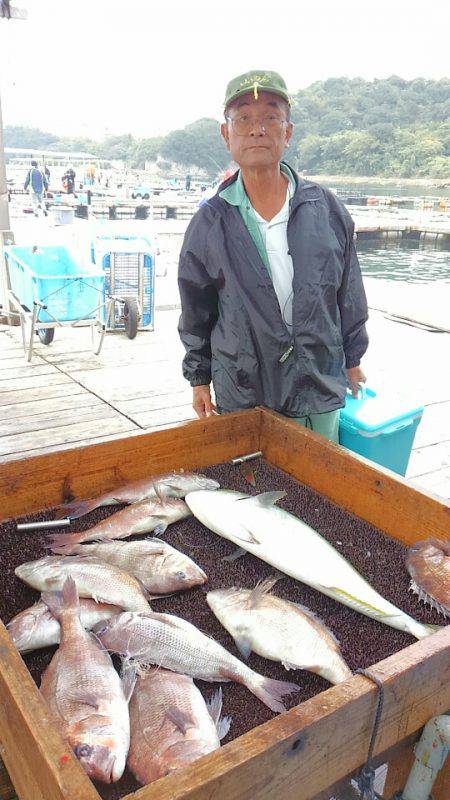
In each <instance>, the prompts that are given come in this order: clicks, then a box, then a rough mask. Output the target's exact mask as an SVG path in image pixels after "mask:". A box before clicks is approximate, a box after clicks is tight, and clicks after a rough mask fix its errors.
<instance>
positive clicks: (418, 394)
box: [0, 311, 450, 498]
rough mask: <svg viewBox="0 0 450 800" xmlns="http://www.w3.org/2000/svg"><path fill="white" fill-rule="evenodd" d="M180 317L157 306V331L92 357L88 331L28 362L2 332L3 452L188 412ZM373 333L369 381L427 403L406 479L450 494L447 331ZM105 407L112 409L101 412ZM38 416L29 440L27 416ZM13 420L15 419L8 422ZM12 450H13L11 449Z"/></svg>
mask: <svg viewBox="0 0 450 800" xmlns="http://www.w3.org/2000/svg"><path fill="white" fill-rule="evenodd" d="M177 321H178V311H165V312H159V313H157V317H156V325H155V331H153V332H150V331H145V332H141V333H139V334H138V336H137V338H136V339H135V340H133V341H130V340H128V339H127V338H126V337H125V336H124V335H123V333H118V332H116V333H114V334H112V333H110V334H108V335H107V336H106V339H105V343H104V347H103V350H102V352H101V354H100V356H94V355H93V354H92V351H91V349H90V341H89V337H88V336H87V335H86V332H82V331H73V330H68V329H64V330H62V331H58V332H57V335H56V337H55V340H54V342H53V343H52V345H51V346H50V347H45V346H44V345H42V344H40V343H36V353H37V355H36V356H35V357H34V358H33V361H32V363H31V364H26V363H25V361H24V358H23V351H22V347H21V343H20V330H19V329H18V328H15V329H6V330H5V329H4V330H3V331H0V453H3V455H0V458H16V457H17V456H18V455H19V454H20V452H22V453H23V452H25V451H24V450H21V449H20V448H22V447H25V446H26V447H27V448H31V450H32V452H34V453H44V452H46V449H47V450H48V451H49V452H54V450H55V449H57V447H58V446H60V447H61V448H63V449H64V448H66V447H68V446H69V445H70V442H72V443H73V444H75V445H77V446H81V445H82V444H83V445H84V444H87V443H89V442H92V443H94V442H96V443H97V442H99V441H104V440H105V439H107V438H108V436H109V437H111V438H112V439H114V438H115V437H117V436H118V435H120V433H118V430H119V428H120V430H121V431H122V430H123V432H128V433H129V435H133V433H136V432H139V430H149V429H153V428H155V429H156V428H164V427H167V426H168V425H171V424H173V425H178V424H179V423H180V422H182V421H183V420H188V419H192V418H193V417H194V413H193V410H192V407H191V400H192V391H191V389H190V387H189V385H188V383H187V382H186V381H185V380H184V378H183V376H182V371H181V361H182V358H183V353H184V351H183V348H182V346H181V344H180V342H179V339H178V334H177ZM369 336H370V347H369V350H368V353H367V356H366V358H365V360H364V365H363V366H364V369H365V371H366V374H367V377H368V385H369V386H371V387H373V388H374V389H376V390H378V391H381V392H384V391H389V392H395V391H396V390H397V389H398V390H399V391H401V392H403V394H404V395H405V396H406V397H411V402H414V400H415V398H417V402H418V404H420V402H422V403H423V404H424V405H425V406H426V408H425V414H424V417H423V420H422V422H421V424H420V425H419V428H418V431H417V435H416V440H415V442H414V449H413V451H412V454H411V459H410V465H409V470H408V478H411V479H412V480H414V482H415V484H416V485H418V486H421V485H422V486H423V487H424V488H426V489H427V490H429V491H432V492H435V493H438V494H441V496H443V497H445V498H450V476H449V474H448V467H449V466H450V463H449V458H450V453H449V448H450V381H449V379H448V375H446V372H445V370H443V369H442V365H443V363H445V353H446V352H448V335H447V334H442V335H439V336H436V335H435V334H432V333H429V332H428V331H424V330H418V329H416V328H412V327H410V326H406V325H400V324H398V323H395V322H393V321H391V320H389V319H386V318H385V317H384V316H383V314H381V313H379V312H372V313H371V317H370V320H369ZM387 353H388V354H389V356H388V357H387V355H386V354H387ZM418 365H420V368H419V369H418ZM87 406H89V409H90V410H92V412H93V411H94V409H97V410H98V419H99V431H93V425H94V414H92V416H91V415H89V417H86V416H83V417H80V418H79V419H78V420H77V416H76V415H77V409H80V413H81V411H84V412H85V411H86V408H87ZM102 409H109V411H108V413H107V414H103V415H102ZM111 409H114V411H115V415H114V414H111ZM69 410H72V411H73V412H74V413H73V415H72V418H71V417H70V415H66V414H65V412H66V411H69ZM60 412H61V415H60ZM35 415H36V420H35V422H36V428H35V430H36V436H37V439H36V441H35V442H34V443H33V442H32V433H33V426H34V423H33V421H32V420H31V417H32V416H35ZM38 416H40V419H39V418H38ZM66 418H67V420H68V421H67V426H77V427H72V428H71V430H69V429H67V430H66V431H64V430H62V429H63V428H65V427H66V424H65V420H66ZM119 418H123V422H122V423H119V422H118V420H119ZM11 420H14V421H17V424H16V425H14V426H13V428H11V426H10V425H9V423H10V421H11ZM20 420H23V427H22V428H21V427H20ZM52 421H54V424H55V427H56V426H57V427H58V428H59V429H60V431H59V434H57V435H55V438H52V439H48V440H46V439H45V438H44V439H43V438H42V437H41V436H39V435H38V429H39V426H40V425H41V424H42V425H41V427H42V428H43V429H48V425H49V424H52ZM88 426H89V427H88ZM13 431H14V436H17V437H18V438H16V439H15V441H13V440H12V439H9V440H8V441H7V442H6V443H4V444H5V446H4V448H3V450H2V447H1V438H2V437H3V436H12V435H13ZM22 434H27V435H26V436H22ZM94 434H95V435H94ZM32 445H34V446H32ZM5 447H6V448H7V449H9V450H10V452H9V454H7V453H6V450H5ZM11 447H15V448H17V449H16V450H14V452H12V451H11Z"/></svg>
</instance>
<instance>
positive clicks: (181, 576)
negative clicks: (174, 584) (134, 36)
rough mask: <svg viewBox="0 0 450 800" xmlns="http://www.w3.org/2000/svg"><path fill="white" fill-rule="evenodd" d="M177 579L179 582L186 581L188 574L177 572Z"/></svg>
mask: <svg viewBox="0 0 450 800" xmlns="http://www.w3.org/2000/svg"><path fill="white" fill-rule="evenodd" d="M175 577H176V579H177V580H179V581H182V580H184V579H185V577H186V573H185V572H182V571H181V570H180V571H179V572H176V573H175Z"/></svg>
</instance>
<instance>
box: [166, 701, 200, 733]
mask: <svg viewBox="0 0 450 800" xmlns="http://www.w3.org/2000/svg"><path fill="white" fill-rule="evenodd" d="M166 717H168V718H169V719H170V721H171V722H173V724H174V725H175V726H176V727H177V728H178V729H179V730H180V731H181V733H182V734H183V735H184V734H185V733H186V731H187V729H188V728H195V719H193V718H192V717H191V716H190V715H189V714H186V713H185V712H184V711H181V709H179V708H177V707H176V706H169V707H168V708H166Z"/></svg>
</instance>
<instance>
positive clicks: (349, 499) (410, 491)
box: [260, 410, 450, 544]
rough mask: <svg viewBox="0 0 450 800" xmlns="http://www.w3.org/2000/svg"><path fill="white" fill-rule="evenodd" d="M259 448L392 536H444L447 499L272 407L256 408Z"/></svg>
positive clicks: (448, 525)
mask: <svg viewBox="0 0 450 800" xmlns="http://www.w3.org/2000/svg"><path fill="white" fill-rule="evenodd" d="M260 447H261V450H262V451H263V454H264V458H266V459H267V460H268V461H270V462H271V463H272V464H275V465H276V466H277V467H279V468H280V469H283V470H285V472H288V473H289V474H290V475H292V476H293V477H294V478H296V480H298V481H300V482H302V483H305V484H307V485H308V486H310V487H311V488H312V489H315V490H316V491H318V492H320V494H322V495H324V496H325V497H328V498H329V499H330V500H332V501H333V502H334V503H337V504H338V505H340V506H342V507H343V508H345V509H346V510H347V511H350V512H352V513H353V514H356V515H357V516H358V517H361V518H362V519H364V520H366V521H367V522H370V523H371V524H372V525H375V526H376V527H377V528H379V529H380V530H382V531H384V532H385V533H387V534H389V535H390V536H393V537H394V538H395V539H399V540H400V541H402V542H405V543H409V544H412V543H413V542H415V541H420V540H422V539H426V538H427V537H428V536H441V537H444V538H448V531H449V529H450V506H449V505H448V504H447V503H445V502H443V501H441V500H440V499H439V498H438V497H436V496H434V495H432V494H429V493H427V492H424V491H422V490H419V489H417V488H416V487H412V486H411V485H410V484H409V483H408V481H407V480H406V479H404V478H401V477H400V476H397V475H395V473H393V472H391V471H390V470H386V469H383V467H380V466H378V464H372V462H370V461H368V460H367V459H364V458H362V457H358V458H355V457H354V456H353V455H351V454H350V453H349V452H348V451H347V450H345V448H343V447H339V446H338V445H336V444H333V443H332V442H328V441H326V440H325V439H324V438H323V437H322V436H319V435H318V434H316V433H313V432H312V431H309V430H307V429H306V428H301V427H300V426H299V425H298V424H297V423H295V422H293V421H291V420H287V419H286V418H284V417H282V416H280V415H279V414H276V413H275V412H272V411H266V410H263V411H262V423H261V442H260Z"/></svg>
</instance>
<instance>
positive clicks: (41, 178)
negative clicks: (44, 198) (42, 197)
mask: <svg viewBox="0 0 450 800" xmlns="http://www.w3.org/2000/svg"><path fill="white" fill-rule="evenodd" d="M30 183H31V188H32V189H33V192H35V193H36V194H41V193H42V192H43V191H44V189H45V191H47V189H48V181H47V178H46V177H45V175H44V174H43V173H42V172H41V170H40V169H38V168H37V167H31V169H30V170H28V175H27V179H26V181H25V185H24V187H23V188H24V189H28V187H29V185H30Z"/></svg>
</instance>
